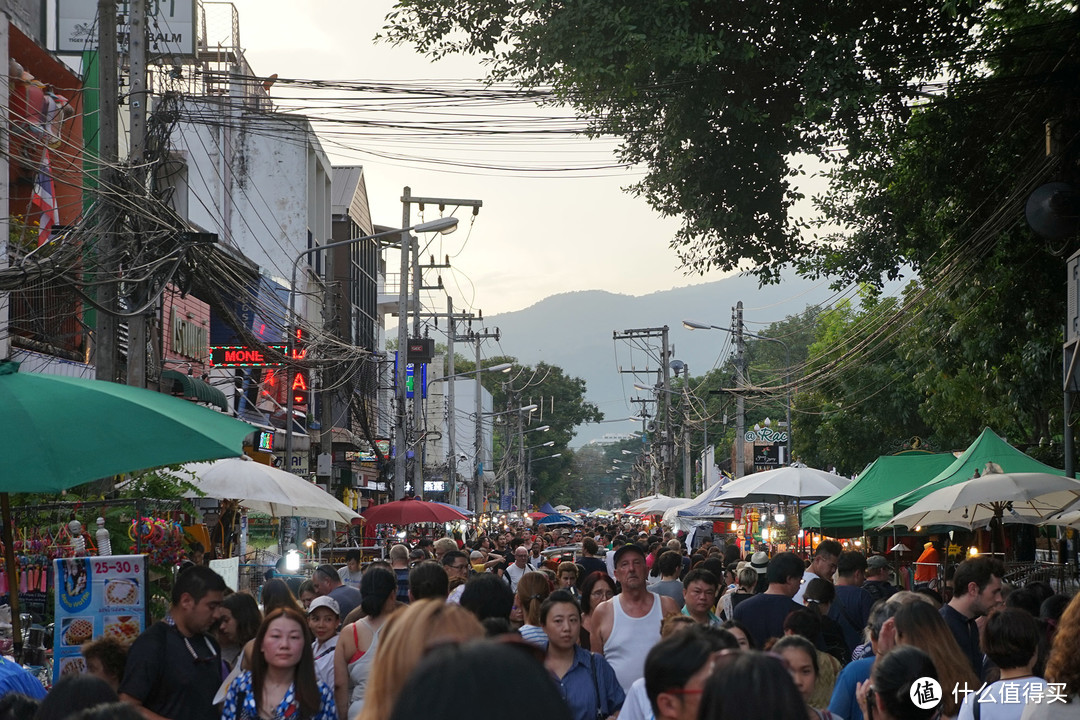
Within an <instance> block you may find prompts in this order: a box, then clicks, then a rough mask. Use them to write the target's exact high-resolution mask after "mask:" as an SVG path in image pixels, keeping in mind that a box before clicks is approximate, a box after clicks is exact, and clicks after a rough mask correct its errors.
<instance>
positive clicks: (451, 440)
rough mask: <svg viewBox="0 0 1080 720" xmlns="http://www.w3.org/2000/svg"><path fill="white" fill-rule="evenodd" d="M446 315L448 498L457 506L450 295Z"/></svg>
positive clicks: (453, 330) (453, 331) (453, 329)
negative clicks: (448, 447)
mask: <svg viewBox="0 0 1080 720" xmlns="http://www.w3.org/2000/svg"><path fill="white" fill-rule="evenodd" d="M446 315H447V318H446V322H447V325H448V327H447V333H446V354H447V355H448V356H449V357H447V359H446V374H447V376H448V379H447V381H446V440H447V443H448V444H449V445H450V450H449V451H448V452H447V455H446V475H447V478H446V480H447V482H448V483H449V486H448V487H447V493H446V498H447V500H449V501H450V504H451V505H457V504H458V498H457V419H456V418H455V417H454V415H455V413H454V336H455V335H457V321H456V319H455V318H454V298H452V297H450V296H449V295H447V296H446ZM477 369H478V370H479V368H477ZM477 379H479V375H478V376H477Z"/></svg>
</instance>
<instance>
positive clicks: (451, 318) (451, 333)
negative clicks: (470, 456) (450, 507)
mask: <svg viewBox="0 0 1080 720" xmlns="http://www.w3.org/2000/svg"><path fill="white" fill-rule="evenodd" d="M424 267H425V268H432V267H450V258H447V259H446V264H445V265H436V264H435V263H434V260H432V264H431V265H425V266H424ZM434 287H437V288H439V289H441V288H442V278H440V279H439V284H438V285H436V286H434ZM424 288H432V286H430V285H425V286H424ZM480 315H481V317H482V316H483V312H481V313H480ZM421 317H423V318H433V319H434V320H435V326H436V327H438V325H439V318H446V319H447V320H448V322H449V326H448V332H447V337H446V347H447V350H446V352H447V354H448V355H449V356H450V357H449V359H448V361H447V372H446V375H445V378H446V434H447V439H448V444H449V446H450V450H449V453H448V454H447V456H446V467H447V475H449V476H450V477H449V482H450V487H449V489H448V491H447V492H448V495H449V497H450V498H451V499H452V500H451V503H452V504H456V503H455V502H454V501H455V500H456V499H457V475H456V473H457V418H455V417H454V407H455V403H456V399H455V394H454V379H455V378H454V376H455V375H456V374H457V371H456V370H455V369H454V363H455V358H454V343H455V342H457V341H462V342H469V337H468V336H465V337H457V321H458V320H469V321H471V320H472V319H473V318H474V317H476V316H475V315H473V314H472V313H455V312H454V299H453V298H452V297H450V296H447V297H446V312H445V313H438V312H433V313H421ZM437 379H438V378H432V379H431V380H429V381H428V384H429V385H430V384H431V383H433V382H435V381H436V380H437ZM424 420H425V423H426V420H427V418H426V417H425V418H424ZM422 430H423V429H422ZM421 434H422V435H426V433H421ZM424 446H425V447H426V446H427V443H426V441H425V443H424Z"/></svg>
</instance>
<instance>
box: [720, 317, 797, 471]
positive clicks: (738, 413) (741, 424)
mask: <svg viewBox="0 0 1080 720" xmlns="http://www.w3.org/2000/svg"><path fill="white" fill-rule="evenodd" d="M742 312H743V304H742V300H740V301H739V302H738V304H736V306H735V307H733V308H732V309H731V329H732V330H733V331H734V332H735V473H734V475H735V479H736V480H738V479H739V478H741V477H742V476H743V473H744V472H745V458H744V455H745V452H746V450H745V447H744V442H745V441H744V436H745V435H746V405H745V402H744V400H743V389H744V388H745V387H746V354H745V352H744V350H745V349H746V346H745V342H744V340H743V322H742ZM788 432H789V433H790V432H791V428H788Z"/></svg>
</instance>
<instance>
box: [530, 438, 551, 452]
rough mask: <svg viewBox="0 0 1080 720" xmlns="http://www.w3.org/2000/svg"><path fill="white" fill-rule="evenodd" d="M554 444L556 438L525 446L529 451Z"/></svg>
mask: <svg viewBox="0 0 1080 720" xmlns="http://www.w3.org/2000/svg"><path fill="white" fill-rule="evenodd" d="M554 444H555V441H554V440H548V441H547V442H546V443H540V444H539V445H533V446H531V447H527V448H525V450H526V451H528V450H535V449H536V448H542V447H551V446H552V445H554Z"/></svg>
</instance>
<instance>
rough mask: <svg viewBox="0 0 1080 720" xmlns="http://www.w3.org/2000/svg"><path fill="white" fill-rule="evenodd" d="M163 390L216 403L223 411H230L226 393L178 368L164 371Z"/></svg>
mask: <svg viewBox="0 0 1080 720" xmlns="http://www.w3.org/2000/svg"><path fill="white" fill-rule="evenodd" d="M161 392H164V393H169V394H170V395H177V396H179V397H184V398H188V399H189V400H195V401H196V402H200V403H204V404H206V405H214V406H216V407H219V408H221V411H222V412H228V411H229V403H228V401H226V400H225V393H223V392H221V391H220V390H218V389H217V388H216V387H214V386H213V385H210V384H209V383H206V382H203V381H202V380H200V379H199V378H197V377H193V376H191V375H185V374H184V373H182V372H178V371H176V370H164V371H162V373H161Z"/></svg>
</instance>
